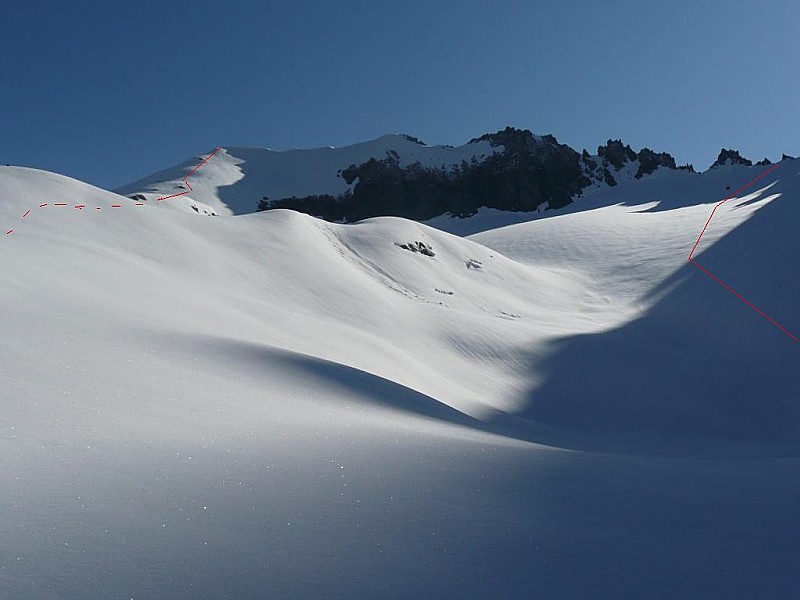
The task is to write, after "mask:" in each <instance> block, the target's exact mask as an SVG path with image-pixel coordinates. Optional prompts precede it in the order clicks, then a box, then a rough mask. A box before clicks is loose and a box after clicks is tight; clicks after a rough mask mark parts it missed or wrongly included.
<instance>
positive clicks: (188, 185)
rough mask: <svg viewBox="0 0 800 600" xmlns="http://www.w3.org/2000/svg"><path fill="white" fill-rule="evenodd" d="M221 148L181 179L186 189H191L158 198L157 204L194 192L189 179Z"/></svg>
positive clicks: (216, 149)
mask: <svg viewBox="0 0 800 600" xmlns="http://www.w3.org/2000/svg"><path fill="white" fill-rule="evenodd" d="M220 150H221V148H215V149H214V151H213V152H212V153H211V154H209V155H208V156H206V157H205V158H204V159H203V160H201V161H200V164H198V165H195V167H194V169H192V170H191V171H189V172H188V173H187V174H186V175H184V176H183V177H182V178H181V181H183V183H185V184H186V187H187V188H189V189H188V190H184V191H183V192H178V193H177V194H170V195H169V196H161V198H156V202H161V201H162V200H169V199H170V198H177V197H178V196H183V195H184V194H188V193H189V192H193V191H194V188H192V184H191V183H189V177H191V176H192V175H194V173H195V171H197V170H198V169H199V168H200V167H202V166H203V165H204V164H206V163H207V162H208V161H209V159H210V158H211V157H212V156H214V155H215V154H216V153H217V152H219V151H220Z"/></svg>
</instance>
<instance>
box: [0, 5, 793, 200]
mask: <svg viewBox="0 0 800 600" xmlns="http://www.w3.org/2000/svg"><path fill="white" fill-rule="evenodd" d="M649 4H651V3H642V2H638V1H637V2H634V1H627V0H621V1H618V2H574V1H570V0H566V1H565V0H559V1H546V2H545V1H542V2H538V1H535V0H507V1H506V0H481V1H474V0H458V1H436V0H428V1H424V2H421V1H417V0H393V1H390V2H386V1H383V0H368V1H363V2H356V1H347V0H340V1H338V2H330V1H325V2H321V1H311V0H294V1H292V2H271V1H263V2H249V1H245V2H230V3H229V2H220V1H216V2H207V1H205V0H196V1H193V2H154V1H150V0H139V1H137V2H125V3H117V2H114V1H111V2H84V1H81V0H72V1H71V2H63V3H62V2H46V1H43V2H27V1H25V2H23V1H21V0H19V1H13V0H8V1H7V2H5V3H4V4H3V6H2V8H0V51H2V55H0V56H2V69H0V163H3V164H6V163H11V164H22V165H28V166H35V167H40V168H44V169H48V170H52V171H56V172H60V173H65V174H67V175H71V176H73V177H77V178H79V179H83V180H85V181H89V182H91V183H95V184H98V185H101V186H105V187H113V186H117V185H121V184H123V183H127V182H128V181H132V180H134V179H137V178H139V177H141V176H144V175H146V174H149V173H151V172H153V171H155V170H158V169H161V168H164V167H167V166H171V165H173V164H175V163H178V162H180V161H182V160H184V159H186V158H188V157H189V156H193V155H195V154H199V153H201V152H204V151H208V150H211V149H212V148H214V147H215V146H218V145H229V146H262V147H271V148H276V149H280V148H290V147H309V146H321V145H334V146H341V145H346V144H349V143H354V142H358V141H363V140H365V139H370V138H374V137H377V136H378V135H381V134H383V133H387V132H396V133H410V134H412V135H415V136H417V137H420V138H421V139H423V140H424V141H426V142H428V143H431V144H433V143H445V144H460V143H463V142H465V141H467V140H469V139H470V138H472V137H474V136H477V135H480V134H482V133H485V132H488V131H495V130H497V129H500V128H502V127H505V126H506V125H514V126H516V127H521V128H527V129H531V130H533V131H535V132H537V133H553V134H555V135H556V137H557V138H558V139H559V140H560V141H562V142H564V143H567V144H570V145H571V146H573V147H575V148H576V149H578V150H580V149H582V148H584V147H586V148H588V149H589V150H590V151H594V149H595V148H596V147H597V145H598V144H600V143H603V142H605V140H606V139H608V138H610V137H613V138H622V139H623V140H624V141H625V142H627V143H629V144H631V145H632V146H633V147H634V148H636V149H638V148H639V147H641V146H645V145H646V146H649V147H651V148H653V149H654V150H659V151H660V150H666V151H669V152H671V153H673V155H674V156H675V157H676V159H677V160H678V161H679V162H681V163H685V162H692V163H694V164H695V167H697V168H699V169H705V168H706V167H708V165H709V164H710V163H711V162H712V161H713V160H714V158H715V157H716V154H717V153H718V151H719V149H720V147H721V146H725V147H733V148H738V149H740V150H742V152H743V154H745V155H747V156H749V157H750V158H753V159H760V158H762V157H764V156H768V157H770V158H772V159H776V158H780V154H781V153H782V152H787V153H789V154H800V138H799V137H798V132H800V110H798V107H799V106H800V102H799V101H800V79H798V77H797V73H796V69H797V65H798V64H800V61H798V58H800V42H799V41H798V40H800V38H799V37H798V31H800V30H798V25H800V3H797V2H795V1H793V0H781V1H769V0H767V1H765V2H762V3H757V2H752V1H748V2H741V1H738V0H730V1H726V2H721V1H716V0H708V1H704V2H700V3H698V2H684V1H677V2H659V3H652V4H653V6H652V7H650V6H648V5H649Z"/></svg>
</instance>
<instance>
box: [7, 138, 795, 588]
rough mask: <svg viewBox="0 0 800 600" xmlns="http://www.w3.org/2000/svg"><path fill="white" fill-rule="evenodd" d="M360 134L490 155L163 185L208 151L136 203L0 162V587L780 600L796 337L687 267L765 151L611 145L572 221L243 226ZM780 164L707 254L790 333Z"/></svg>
mask: <svg viewBox="0 0 800 600" xmlns="http://www.w3.org/2000/svg"><path fill="white" fill-rule="evenodd" d="M535 141H536V143H537V144H539V143H540V142H541V144H544V145H548V144H549V142H548V141H546V140H544V138H541V139H540V140H535ZM379 142H380V144H383V146H382V148H383V150H384V151H385V152H391V151H395V152H397V155H398V159H397V160H398V161H400V164H401V165H402V164H413V163H414V162H416V161H419V162H420V164H425V165H427V166H430V167H432V168H436V169H441V168H442V167H444V168H445V170H446V169H447V168H448V166H449V165H453V164H456V163H455V162H453V161H456V160H457V161H462V160H466V161H469V162H471V161H472V158H473V157H475V162H479V161H482V162H485V161H486V160H487V159H488V158H490V157H491V156H493V153H497V152H498V148H499V147H498V146H497V145H493V144H492V141H491V140H478V141H475V142H473V143H470V144H467V145H466V146H464V147H462V148H458V149H446V148H441V147H426V146H422V145H420V144H418V143H417V142H415V141H413V140H411V139H408V138H402V137H387V138H380V140H378V141H376V142H373V143H369V144H367V145H364V146H363V147H360V146H353V147H350V148H349V149H342V150H341V151H336V150H324V151H293V152H283V153H278V152H272V151H268V150H241V149H231V148H228V149H223V150H221V151H220V152H219V155H218V156H215V159H216V158H218V159H219V160H209V161H208V162H207V163H206V164H205V165H204V166H203V168H202V169H199V170H197V171H196V173H195V174H193V175H192V178H191V187H192V192H191V193H189V194H183V195H181V196H177V197H174V198H171V199H168V200H165V201H158V199H157V198H158V197H160V196H166V195H172V194H176V193H181V192H182V191H188V190H186V189H181V188H180V187H177V186H180V185H182V183H181V181H182V178H183V177H184V176H185V175H186V173H187V172H189V171H190V170H191V169H192V168H193V167H194V166H195V165H196V164H197V161H194V162H191V163H187V164H185V165H182V166H180V167H176V168H175V169H173V170H169V171H167V172H162V173H160V174H157V175H155V176H153V177H152V178H150V179H149V180H146V181H145V182H139V183H137V184H133V185H132V186H129V187H126V188H125V189H124V190H123V192H124V195H118V194H115V193H112V192H107V191H104V190H100V189H97V188H94V187H92V186H89V185H87V184H85V183H82V182H79V181H75V180H73V179H69V178H67V177H64V176H60V175H55V174H52V173H47V172H43V171H37V170H33V169H25V168H19V167H0V225H2V226H3V227H6V229H5V231H10V232H11V233H9V234H6V235H5V236H4V239H2V240H0V253H2V254H0V256H2V262H0V314H1V315H2V337H0V364H2V365H3V368H2V370H1V371H0V382H1V383H2V392H1V393H0V406H1V407H2V411H0V476H2V480H3V481H4V485H3V486H2V491H0V499H1V500H2V502H0V540H2V543H0V597H9V598H36V599H40V598H43V599H50V598H53V599H55V598H115V597H118V598H131V597H136V598H139V597H143V598H187V599H188V598H193V599H195V598H209V599H210V598H224V597H235V598H260V597H267V596H268V597H288V598H308V597H326V598H351V597H354V596H358V597H381V598H407V597H432V598H464V597H476V598H485V597H503V598H530V597H562V598H583V597H587V596H592V595H596V593H597V590H603V593H604V594H605V595H606V596H608V597H632V596H636V597H648V596H649V597H653V594H652V590H653V586H654V585H656V586H657V587H658V590H659V594H662V593H663V595H664V596H667V597H680V596H691V595H695V594H696V593H697V591H698V590H701V592H700V593H701V594H702V595H703V597H706V598H731V597H737V595H739V596H741V594H742V590H745V591H746V593H748V594H749V593H751V592H753V593H755V592H757V593H758V594H759V595H762V596H765V597H786V596H787V595H791V592H794V591H796V590H797V589H798V587H799V585H798V584H799V583H800V582H798V579H797V571H796V568H795V566H796V565H795V564H794V559H793V557H795V556H797V551H798V543H797V541H796V535H795V534H794V531H793V529H792V528H791V527H787V526H786V523H792V522H794V520H795V519H796V517H797V510H798V509H797V506H800V485H798V484H797V483H796V481H797V476H796V475H797V469H798V467H800V409H798V407H797V403H796V400H797V398H798V397H800V383H798V379H797V377H796V373H797V370H798V367H800V354H798V345H797V343H795V342H794V341H793V340H792V339H791V338H790V337H789V336H787V335H785V334H784V332H782V331H781V330H779V329H778V328H777V327H775V326H774V324H773V323H771V322H769V321H768V320H767V319H765V318H764V316H762V315H760V314H758V313H757V312H756V311H754V310H752V308H751V307H749V306H747V305H746V304H745V303H743V302H742V301H741V300H740V299H739V298H737V297H735V296H734V295H733V294H731V293H730V291H729V290H728V289H725V288H724V287H723V286H722V285H719V283H717V282H715V281H713V280H712V279H711V278H709V277H708V275H707V274H706V273H704V272H702V271H701V270H700V269H698V268H697V267H695V266H694V265H693V264H690V263H689V262H688V261H687V256H688V253H689V251H690V250H691V248H692V245H693V244H694V242H695V240H696V239H697V237H698V234H699V233H700V230H701V229H702V228H703V225H704V224H705V223H706V221H707V219H708V217H709V215H710V214H711V211H712V210H713V209H714V206H715V205H716V203H718V202H719V201H720V200H721V199H723V198H725V197H726V196H728V195H729V194H730V192H731V191H734V190H736V189H737V188H739V187H741V186H743V185H745V184H747V183H748V182H749V181H751V180H753V179H754V178H755V177H757V176H759V175H763V174H764V173H766V172H767V170H768V169H769V168H770V167H768V166H766V165H760V166H748V165H746V164H732V163H733V162H735V161H727V160H723V161H722V162H721V164H719V165H717V166H715V167H714V168H713V169H710V170H709V171H707V172H705V173H701V174H697V173H692V172H690V171H689V170H680V169H672V168H658V169H655V170H654V172H651V173H650V174H648V175H646V176H642V177H639V178H637V174H638V173H639V170H640V167H641V165H642V164H645V163H647V161H648V160H649V159H648V158H647V156H648V155H646V154H644V155H643V154H641V153H639V154H637V155H636V156H637V158H636V159H630V156H628V153H627V151H626V150H625V147H624V146H621V144H620V145H619V146H617V145H616V144H611V145H610V146H611V148H610V152H611V154H612V155H614V153H615V152H617V151H618V150H619V148H621V150H620V152H621V153H622V154H623V155H625V156H627V158H625V160H623V161H622V166H621V167H620V168H619V169H614V168H613V165H614V161H616V158H614V157H613V156H612V157H609V156H608V154H609V149H608V148H607V149H606V150H605V151H604V153H605V155H606V156H602V154H603V153H601V154H599V155H598V156H596V157H591V156H590V157H588V159H586V158H585V157H581V160H582V161H585V162H582V163H581V164H582V165H585V166H589V167H590V165H589V162H588V161H589V160H591V161H595V162H596V163H597V164H596V168H595V170H592V169H591V168H590V169H589V171H590V174H592V173H593V174H596V173H600V175H598V176H596V177H595V175H591V177H590V175H586V172H585V171H582V173H583V176H585V177H587V179H590V180H591V182H592V183H591V185H592V186H595V187H594V189H589V188H586V189H585V190H584V197H583V198H582V199H581V201H580V202H574V203H571V204H569V205H565V206H563V207H561V208H560V209H559V210H550V211H543V212H541V213H520V212H508V211H501V210H497V209H494V210H493V209H491V208H486V207H485V208H483V209H480V210H477V209H476V210H477V212H476V213H475V214H473V215H472V216H471V217H469V218H463V219H456V218H453V217H451V216H446V215H443V216H439V217H438V218H437V219H435V220H434V221H433V223H434V224H436V225H437V227H439V229H437V228H435V227H431V226H429V225H426V224H424V223H419V222H415V221H410V220H406V219H401V218H394V217H381V218H375V219H369V220H366V221H363V222H360V223H356V224H337V223H331V222H327V221H324V220H320V219H316V218H313V217H311V216H309V215H306V214H301V213H298V212H294V211H289V210H270V211H265V212H257V213H253V214H241V215H238V216H229V214H230V213H231V212H235V213H243V212H252V210H253V204H252V202H251V200H252V199H253V198H255V201H256V204H257V201H258V199H260V198H261V197H262V196H264V195H268V196H269V197H270V198H278V197H285V195H296V196H298V197H299V196H300V195H305V194H319V193H321V192H323V193H331V194H333V193H343V192H346V191H347V189H348V188H347V185H348V184H347V183H346V182H345V181H344V179H342V178H339V177H337V172H338V170H340V169H347V167H348V166H349V165H346V164H344V163H345V162H351V163H352V164H359V161H362V160H363V161H365V162H369V160H370V158H373V154H374V152H375V146H374V145H376V144H379ZM526 143H527V142H526ZM398 148H400V149H403V151H404V152H406V153H405V154H402V153H401V152H400V150H399V149H398ZM504 148H505V147H504ZM345 150H346V151H347V153H349V154H343V153H344V151H345ZM412 151H413V152H415V153H416V154H412ZM504 151H506V152H507V148H505V150H504ZM337 152H338V154H337ZM359 152H360V154H359ZM564 152H565V153H566V150H565V151H564ZM506 156H507V154H506ZM340 157H345V158H346V159H345V158H340ZM728 158H730V157H728ZM603 160H605V161H607V163H608V164H611V165H612V169H610V170H609V171H610V173H611V175H612V176H613V177H614V178H615V183H616V185H613V186H612V185H610V184H609V182H607V181H603V177H604V175H603V172H602V171H603V169H604V168H605V169H608V167H607V166H604V165H606V162H603ZM598 161H599V162H598ZM637 161H638V164H636V163H637ZM581 168H582V169H583V167H581ZM293 169H296V170H293ZM311 174H313V177H315V178H316V179H314V178H311V179H308V178H309V177H312V175H311ZM798 174H800V161H797V160H792V159H788V158H787V159H786V160H784V161H782V162H781V163H780V164H778V165H777V166H776V167H775V168H774V169H773V170H771V171H769V173H767V174H766V175H765V176H764V177H763V178H762V179H761V180H759V181H758V183H757V184H755V185H754V186H751V187H749V188H747V189H746V190H745V191H743V192H742V193H740V194H737V195H736V197H734V198H732V199H731V200H729V201H728V202H726V203H724V204H722V205H721V206H719V207H718V208H717V209H716V211H715V214H714V218H713V220H712V221H711V222H710V223H709V225H708V228H707V231H706V233H705V234H704V235H703V237H702V240H701V243H700V245H699V246H698V251H697V254H696V258H697V259H698V261H699V262H700V263H701V264H702V265H703V266H704V267H705V268H707V269H708V270H709V271H710V272H712V273H714V274H715V275H716V276H718V277H719V278H720V279H721V280H723V281H724V282H726V284H729V285H730V286H732V287H733V288H735V290H736V291H737V292H739V293H741V294H742V296H744V297H746V299H747V300H748V301H749V302H752V303H753V304H754V305H755V306H756V307H758V308H759V309H760V310H763V311H764V312H765V313H766V314H768V315H769V316H770V317H771V318H773V319H775V320H776V321H778V322H780V323H781V324H782V325H783V326H785V327H786V328H787V329H788V330H791V331H793V332H794V333H798V332H800V278H798V275H797V269H796V266H795V264H794V263H795V261H794V259H793V258H792V257H794V256H797V255H798V251H799V250H800V248H798V244H799V242H798V238H797V233H796V224H797V223H798V222H800V204H799V202H800V197H799V196H800V179H798ZM270 186H272V187H270ZM302 186H306V187H302ZM326 186H330V187H326ZM337 186H338V187H337ZM325 190H327V191H325ZM130 196H133V197H130ZM137 196H138V197H137ZM78 207H80V208H78ZM248 207H249V208H248ZM203 213H206V214H211V213H218V214H219V216H218V217H215V218H207V217H206V216H204V215H203ZM521 218H524V219H525V220H526V221H525V222H518V223H513V221H515V220H516V221H519V220H520V219H521ZM443 229H450V230H451V231H453V232H455V233H448V232H446V231H443ZM472 232H477V233H474V234H472V235H469V236H466V237H464V236H462V235H456V234H459V233H461V234H467V233H472ZM654 582H655V583H654Z"/></svg>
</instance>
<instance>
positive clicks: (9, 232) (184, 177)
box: [6, 147, 222, 235]
mask: <svg viewBox="0 0 800 600" xmlns="http://www.w3.org/2000/svg"><path fill="white" fill-rule="evenodd" d="M220 150H222V148H221V147H219V148H215V149H214V151H213V152H211V154H209V155H208V156H206V157H205V158H204V159H203V160H201V161H200V163H199V164H197V165H195V167H194V168H193V169H192V170H191V171H189V172H188V173H187V174H186V175H184V176H183V177H182V178H181V181H182V182H183V183H185V184H186V187H188V188H189V189H188V190H186V191H183V192H180V193H178V194H172V195H170V196H162V197H160V198H156V201H157V202H160V201H162V200H169V199H170V198H177V197H178V196H183V195H185V194H188V193H189V192H193V191H194V189H193V188H192V186H191V184H190V183H189V177H191V176H192V175H194V173H196V172H197V170H198V169H199V168H200V167H202V166H203V165H204V164H206V163H207V162H208V161H209V160H210V159H211V157H212V156H214V155H215V154H216V153H217V152H219V151H220ZM45 206H68V204H67V203H66V202H53V203H52V204H48V203H47V202H43V203H41V204H40V205H39V206H38V208H44V207H45ZM134 206H146V205H145V203H144V202H136V203H135V204H134ZM75 208H76V209H77V210H83V209H84V208H86V205H85V204H76V205H75ZM110 208H123V205H122V204H112V205H111V206H110ZM95 210H102V207H100V206H95ZM30 214H31V209H30V208H29V209H28V210H26V211H25V214H23V215H22V218H23V219H24V218H25V217H27V216H28V215H30ZM12 233H14V230H13V229H9V230H8V231H6V235H11V234H12Z"/></svg>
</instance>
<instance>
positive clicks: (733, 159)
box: [711, 148, 753, 169]
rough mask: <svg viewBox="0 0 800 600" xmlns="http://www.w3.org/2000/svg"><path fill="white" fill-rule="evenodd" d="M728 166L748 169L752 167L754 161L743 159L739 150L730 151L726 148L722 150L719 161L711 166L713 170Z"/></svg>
mask: <svg viewBox="0 0 800 600" xmlns="http://www.w3.org/2000/svg"><path fill="white" fill-rule="evenodd" d="M726 165H745V166H746V167H752V166H753V161H752V160H750V159H748V158H745V157H743V156H742V155H741V154H739V151H738V150H728V149H726V148H722V149H721V150H720V151H719V156H718V157H717V160H716V161H714V164H713V165H711V168H712V169H713V168H714V167H722V166H726Z"/></svg>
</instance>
